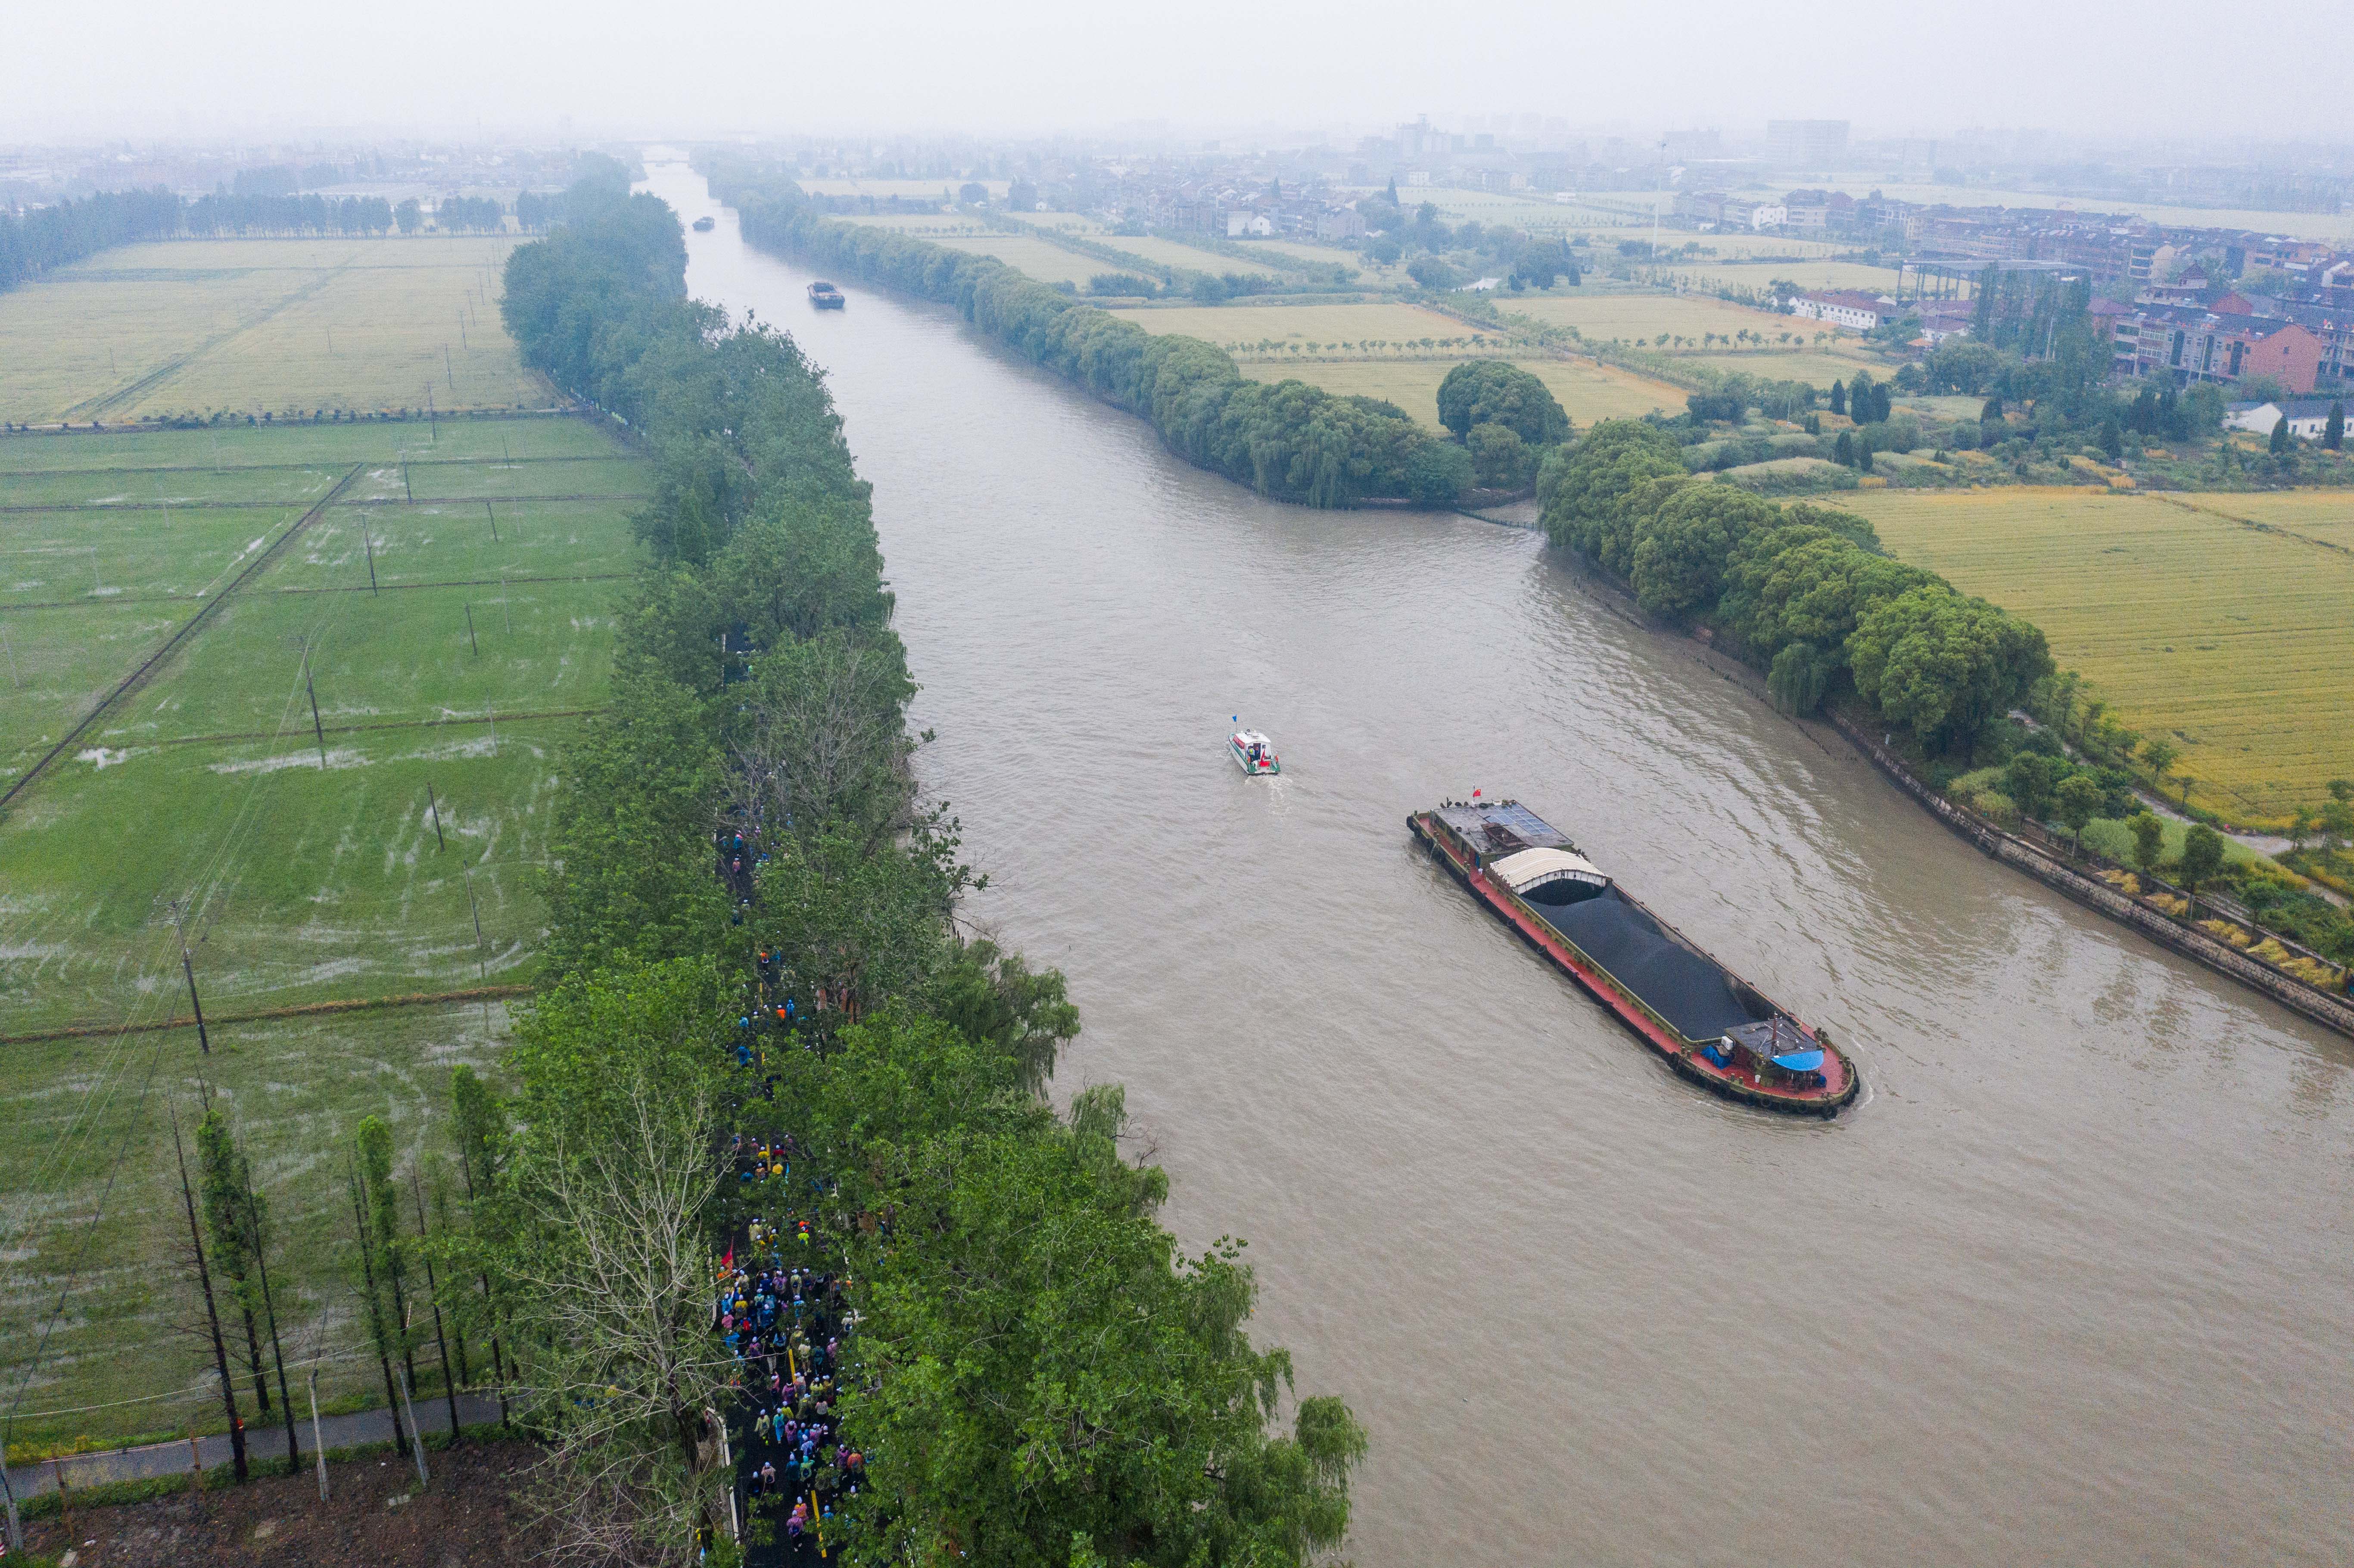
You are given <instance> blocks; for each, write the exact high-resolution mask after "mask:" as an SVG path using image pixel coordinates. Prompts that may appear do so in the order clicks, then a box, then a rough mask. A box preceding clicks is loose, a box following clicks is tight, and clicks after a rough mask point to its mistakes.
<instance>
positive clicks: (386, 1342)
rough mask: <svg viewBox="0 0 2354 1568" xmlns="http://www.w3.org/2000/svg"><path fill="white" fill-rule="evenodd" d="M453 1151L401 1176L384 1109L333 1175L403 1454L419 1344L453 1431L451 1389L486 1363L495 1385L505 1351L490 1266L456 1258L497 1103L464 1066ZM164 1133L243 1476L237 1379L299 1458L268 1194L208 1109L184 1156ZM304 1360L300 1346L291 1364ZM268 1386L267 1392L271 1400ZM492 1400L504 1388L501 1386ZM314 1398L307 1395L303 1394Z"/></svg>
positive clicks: (500, 1381) (180, 1145) (492, 1145)
mask: <svg viewBox="0 0 2354 1568" xmlns="http://www.w3.org/2000/svg"><path fill="white" fill-rule="evenodd" d="M451 1102H452V1107H453V1111H454V1114H453V1117H452V1118H451V1148H450V1149H449V1150H446V1151H444V1150H426V1151H424V1152H423V1153H422V1154H420V1156H419V1158H418V1159H417V1160H413V1161H412V1162H411V1163H410V1165H409V1168H408V1171H407V1173H406V1175H405V1176H404V1175H402V1174H401V1173H399V1172H398V1171H397V1170H396V1168H395V1160H394V1151H393V1140H392V1128H391V1127H390V1126H389V1125H388V1124H387V1122H386V1121H385V1119H384V1118H382V1117H376V1116H371V1117H368V1118H365V1119H364V1120H362V1121H361V1123H360V1125H359V1129H358V1136H357V1137H356V1138H355V1140H354V1142H353V1146H352V1148H351V1150H349V1151H348V1155H347V1159H346V1163H345V1188H346V1197H347V1200H348V1202H349V1204H350V1209H351V1237H352V1241H353V1244H354V1245H353V1247H352V1250H351V1253H350V1274H351V1283H352V1285H353V1287H354V1289H355V1295H356V1297H357V1298H358V1310H359V1316H360V1319H361V1321H362V1323H363V1325H364V1327H365V1328H366V1331H367V1343H368V1348H369V1350H370V1351H371V1352H372V1353H373V1356H374V1358H375V1360H376V1364H377V1368H378V1370H379V1371H380V1372H381V1373H382V1375H383V1379H384V1391H385V1403H386V1406H387V1409H389V1410H390V1411H391V1413H392V1422H393V1443H394V1446H396V1447H397V1448H398V1450H399V1451H400V1453H401V1454H402V1456H403V1457H406V1456H407V1455H408V1452H409V1446H410V1444H411V1443H412V1442H414V1441H417V1440H418V1434H417V1433H416V1431H415V1430H414V1416H413V1414H408V1413H410V1412H411V1411H412V1410H413V1406H414V1403H415V1398H416V1391H417V1390H418V1389H419V1387H420V1386H421V1383H420V1381H419V1375H418V1358H419V1355H420V1354H423V1353H425V1352H426V1351H431V1352H432V1354H433V1355H434V1357H435V1362H434V1363H433V1368H432V1370H434V1371H435V1372H438V1374H439V1382H440V1388H441V1393H442V1398H443V1399H444V1401H445V1402H446V1403H447V1404H448V1407H449V1413H450V1430H451V1432H452V1433H455V1432H457V1431H458V1430H459V1429H460V1417H459V1412H458V1391H459V1390H460V1389H461V1388H462V1387H465V1386H467V1385H468V1384H470V1383H472V1382H473V1381H474V1377H473V1372H474V1370H475V1368H476V1367H477V1365H479V1364H480V1363H481V1361H482V1360H484V1359H487V1361H488V1370H489V1371H490V1372H491V1374H492V1378H493V1383H495V1384H496V1385H498V1386H501V1387H502V1388H503V1387H504V1382H505V1360H506V1354H505V1350H504V1345H503V1343H502V1335H501V1328H500V1323H499V1314H498V1311H497V1308H496V1303H495V1300H494V1295H493V1288H492V1284H491V1278H490V1275H489V1272H488V1271H487V1270H486V1269H482V1268H481V1267H475V1268H472V1269H471V1270H470V1269H468V1268H467V1267H466V1265H465V1261H464V1259H465V1255H466V1254H467V1249H468V1237H469V1236H470V1235H471V1234H472V1227H473V1218H474V1211H475V1208H476V1205H477V1202H478V1200H479V1198H480V1197H481V1196H482V1194H486V1193H487V1192H489V1191H490V1189H491V1186H492V1183H493V1181H494V1180H495V1178H496V1160H497V1153H496V1150H497V1148H498V1137H499V1128H498V1117H499V1114H500V1113H499V1110H498V1107H497V1105H496V1102H495V1101H494V1100H493V1098H492V1097H491V1095H490V1093H489V1091H488V1089H487V1088H486V1087H485V1086H483V1084H482V1080H481V1079H480V1078H479V1077H477V1076H476V1075H475V1074H474V1072H473V1070H472V1068H470V1067H465V1066H461V1067H459V1068H458V1069H457V1071H456V1073H455V1075H453V1078H452V1083H451ZM172 1142H173V1151H174V1155H175V1160H176V1161H177V1166H178V1174H179V1179H180V1196H181V1202H182V1204H183V1207H184V1211H185V1213H186V1222H187V1226H188V1244H187V1245H188V1252H187V1256H188V1261H189V1266H190V1269H191V1272H192V1273H193V1274H194V1276H195V1277H196V1286H197V1290H198V1293H199V1295H200V1296H201V1297H202V1298H203V1302H204V1317H205V1320H204V1325H203V1330H202V1335H203V1338H204V1339H205V1340H207V1344H208V1348H209V1349H210V1351H211V1353H212V1361H213V1367H214V1371H215V1373H216V1375H217V1379H218V1382H219V1389H220V1397H221V1405H222V1412H223V1414H224V1415H225V1416H226V1417H227V1419H228V1430H229V1445H230V1456H231V1465H232V1468H233V1469H234V1472H235V1474H236V1477H237V1478H238V1479H239V1480H240V1481H242V1480H244V1479H246V1478H247V1477H248V1476H249V1474H250V1472H251V1459H250V1456H249V1449H248V1433H247V1427H246V1422H245V1413H244V1409H243V1401H242V1397H241V1393H240V1390H241V1389H242V1388H243V1387H244V1386H246V1385H248V1384H249V1385H250V1387H251V1389H252V1393H253V1404H254V1408H255V1410H256V1411H257V1413H258V1414H259V1415H260V1418H261V1419H262V1420H263V1421H265V1422H271V1423H272V1424H282V1425H283V1427H284V1429H285V1434H286V1467H287V1469H288V1470H289V1471H290V1472H291V1471H292V1470H293V1469H294V1468H295V1467H297V1466H298V1465H299V1464H300V1463H301V1447H300V1441H299V1438H298V1436H297V1422H296V1417H295V1413H294V1403H293V1395H292V1385H291V1383H290V1380H289V1379H288V1376H287V1365H286V1339H287V1333H286V1330H285V1328H284V1326H283V1324H282V1322H281V1313H280V1307H281V1299H280V1294H279V1291H278V1289H277V1287H274V1286H273V1285H272V1284H271V1280H270V1263H271V1259H272V1258H273V1256H276V1255H278V1253H279V1250H280V1248H279V1242H280V1237H279V1234H278V1232H277V1228H276V1226H275V1225H274V1224H272V1222H271V1217H270V1202H269V1200H268V1198H267V1197H265V1196H264V1195H263V1193H262V1192H261V1190H260V1188H259V1187H258V1186H256V1185H255V1183H254V1180H253V1166H252V1161H251V1160H250V1159H249V1156H248V1155H247V1153H246V1150H245V1148H244V1146H243V1144H242V1143H241V1142H240V1141H239V1138H238V1135H237V1131H236V1129H235V1128H233V1127H232V1126H231V1125H230V1122H229V1120H228V1118H227V1117H226V1116H225V1115H224V1114H223V1113H222V1110H221V1108H220V1107H219V1106H217V1105H207V1107H206V1109H205V1111H204V1114H203V1117H202V1118H201V1119H200V1120H198V1122H197V1123H196V1129H195V1139H194V1142H195V1145H196V1148H195V1157H196V1159H195V1165H194V1167H193V1169H192V1168H191V1166H190V1163H189V1150H188V1148H187V1141H186V1139H183V1137H182V1135H181V1129H180V1124H179V1119H178V1116H177V1114H176V1112H175V1115H174V1118H173V1123H172ZM296 1365H297V1367H298V1368H299V1367H301V1366H302V1360H301V1357H300V1354H299V1351H298V1354H297V1358H296ZM273 1389H274V1393H275V1398H274V1402H273ZM502 1404H503V1406H504V1395H503V1396H502ZM314 1408H315V1404H314Z"/></svg>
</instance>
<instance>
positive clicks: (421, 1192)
mask: <svg viewBox="0 0 2354 1568" xmlns="http://www.w3.org/2000/svg"><path fill="white" fill-rule="evenodd" d="M408 1195H409V1197H410V1198H411V1199H412V1200H414V1201H415V1202H416V1204H417V1243H418V1245H417V1255H418V1257H419V1260H420V1261H421V1262H423V1264H424V1265H425V1298H426V1299H427V1301H429V1302H430V1303H431V1304H432V1308H433V1343H434V1344H435V1346H436V1347H438V1348H439V1349H440V1353H441V1397H442V1398H443V1399H444V1400H446V1401H448V1403H449V1405H450V1444H451V1446H452V1447H455V1446H457V1443H458V1432H459V1426H458V1380H457V1379H456V1378H455V1377H453V1376H451V1372H450V1338H449V1335H448V1334H446V1333H444V1332H443V1331H442V1325H441V1281H440V1278H439V1277H437V1276H436V1274H435V1272H434V1268H433V1250H432V1248H431V1246H430V1245H429V1242H430V1240H431V1238H432V1227H431V1226H430V1225H429V1224H428V1223H427V1221H426V1218H425V1184H424V1182H423V1181H420V1180H419V1178H418V1174H417V1167H416V1166H414V1165H411V1166H410V1167H409V1168H408Z"/></svg>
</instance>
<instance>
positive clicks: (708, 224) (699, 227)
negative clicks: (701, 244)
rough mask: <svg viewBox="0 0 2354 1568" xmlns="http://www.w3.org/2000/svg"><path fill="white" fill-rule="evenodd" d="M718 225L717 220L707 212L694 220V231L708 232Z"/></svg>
mask: <svg viewBox="0 0 2354 1568" xmlns="http://www.w3.org/2000/svg"><path fill="white" fill-rule="evenodd" d="M718 227H719V220H718V219H717V218H716V217H711V216H710V215H709V214H707V213H706V214H705V215H704V216H703V217H698V218H696V219H695V233H697V234H708V233H710V232H711V231H712V230H713V229H715V228H718Z"/></svg>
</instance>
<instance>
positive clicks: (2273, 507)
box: [2167, 490, 2354, 550]
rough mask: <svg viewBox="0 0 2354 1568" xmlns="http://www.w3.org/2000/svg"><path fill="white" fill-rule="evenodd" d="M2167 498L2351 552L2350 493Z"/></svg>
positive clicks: (2353, 508)
mask: <svg viewBox="0 0 2354 1568" xmlns="http://www.w3.org/2000/svg"><path fill="white" fill-rule="evenodd" d="M2167 499H2168V500H2170V501H2181V502H2186V503H2189V504H2190V505H2192V506H2196V507H2198V508H2199V509H2200V511H2202V512H2211V513H2213V514H2215V515H2217V516H2218V517H2230V518H2232V519H2235V520H2237V521H2241V522H2247V523H2260V524H2264V526H2265V527H2267V528H2277V529H2279V530H2281V531H2282V532H2283V533H2285V534H2296V535H2300V536H2302V537H2304V538H2307V539H2316V540H2319V541H2320V542H2321V543H2323V544H2327V545H2335V546H2338V547H2339V548H2340V549H2346V550H2354V491H2345V490H2285V491H2266V492H2260V493H2254V494H2219V495H2204V494H2201V495H2179V496H2168V498H2167Z"/></svg>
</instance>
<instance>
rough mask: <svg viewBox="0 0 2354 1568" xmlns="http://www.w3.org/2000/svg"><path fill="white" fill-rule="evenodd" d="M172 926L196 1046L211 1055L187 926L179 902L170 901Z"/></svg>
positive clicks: (203, 1002) (203, 1004)
mask: <svg viewBox="0 0 2354 1568" xmlns="http://www.w3.org/2000/svg"><path fill="white" fill-rule="evenodd" d="M172 924H173V926H174V927H175V928H176V929H177V930H178V931H179V933H180V972H181V973H182V974H184V975H186V976H187V977H188V1005H189V1006H190V1007H193V1008H195V1009H196V1044H197V1045H198V1046H199V1047H200V1048H201V1049H202V1050H203V1052H204V1054H206V1055H207V1056H209V1055H211V1054H213V1043H212V1039H211V1037H210V1036H209V1035H207V1033H205V1001H204V998H202V997H200V996H198V995H197V994H196V965H195V964H194V963H192V962H190V961H189V959H188V926H187V921H186V917H184V916H182V915H181V913H180V901H179V900H178V899H176V898H175V899H174V900H173V901H172Z"/></svg>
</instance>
